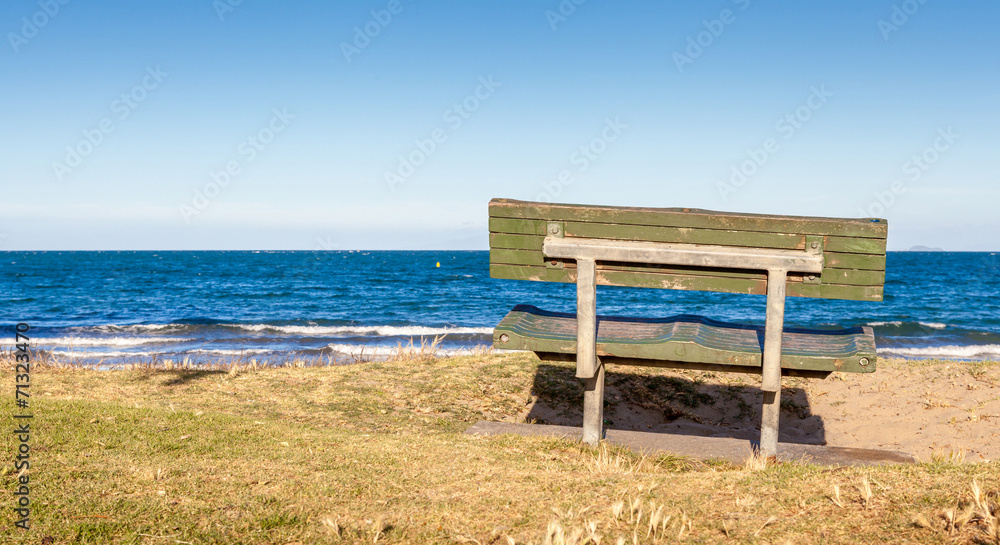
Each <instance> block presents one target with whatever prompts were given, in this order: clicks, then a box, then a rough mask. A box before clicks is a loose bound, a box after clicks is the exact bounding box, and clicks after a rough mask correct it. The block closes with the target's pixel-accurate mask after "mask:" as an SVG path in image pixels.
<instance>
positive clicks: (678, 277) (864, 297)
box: [490, 263, 882, 301]
mask: <svg viewBox="0 0 1000 545" xmlns="http://www.w3.org/2000/svg"><path fill="white" fill-rule="evenodd" d="M490 277H491V278H502V279H509V280H536V281H542V282H576V270H575V269H573V268H569V267H567V268H565V269H556V268H546V267H531V266H525V265H507V264H499V263H491V264H490ZM597 283H598V284H600V285H605V286H626V287H637V288H657V289H680V290H694V291H720V292H727V293H748V294H760V295H764V294H766V293H767V281H766V279H765V278H764V277H763V275H762V276H761V278H760V279H752V278H718V277H699V276H695V275H683V274H665V273H650V272H633V271H616V270H603V269H602V270H598V273H597ZM787 295H788V296H790V297H818V298H826V299H852V300H861V301H881V300H882V286H849V285H841V284H807V283H803V282H789V283H788V292H787Z"/></svg>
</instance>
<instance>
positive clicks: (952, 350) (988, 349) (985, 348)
mask: <svg viewBox="0 0 1000 545" xmlns="http://www.w3.org/2000/svg"><path fill="white" fill-rule="evenodd" d="M878 352H879V353H880V354H886V355H893V356H911V357H920V358H985V357H1000V344H973V345H968V346H957V345H951V346H926V347H923V348H879V349H878Z"/></svg>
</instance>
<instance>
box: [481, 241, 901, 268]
mask: <svg viewBox="0 0 1000 545" xmlns="http://www.w3.org/2000/svg"><path fill="white" fill-rule="evenodd" d="M491 246H492V244H491ZM532 249H533V248H532ZM538 249H539V250H541V246H539V247H538ZM823 260H824V264H825V265H826V266H827V267H829V268H831V269H858V270H863V271H884V270H885V255H875V254H842V253H837V252H823Z"/></svg>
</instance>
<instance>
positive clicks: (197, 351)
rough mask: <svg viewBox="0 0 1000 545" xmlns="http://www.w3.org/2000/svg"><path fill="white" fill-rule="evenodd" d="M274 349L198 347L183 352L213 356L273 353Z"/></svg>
mask: <svg viewBox="0 0 1000 545" xmlns="http://www.w3.org/2000/svg"><path fill="white" fill-rule="evenodd" d="M274 352H275V351H274V350H264V349H262V348H253V349H241V350H226V349H222V348H196V349H194V350H185V351H184V352H181V353H183V354H208V355H211V356H255V355H257V354H273V353H274Z"/></svg>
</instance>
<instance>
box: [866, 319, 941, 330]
mask: <svg viewBox="0 0 1000 545" xmlns="http://www.w3.org/2000/svg"><path fill="white" fill-rule="evenodd" d="M865 325H870V326H872V327H906V326H916V327H924V328H929V329H944V328H946V327H948V324H941V323H937V322H903V321H900V320H893V321H891V322H868V323H867V324H865Z"/></svg>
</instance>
